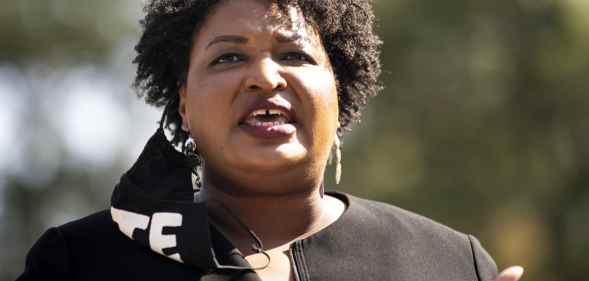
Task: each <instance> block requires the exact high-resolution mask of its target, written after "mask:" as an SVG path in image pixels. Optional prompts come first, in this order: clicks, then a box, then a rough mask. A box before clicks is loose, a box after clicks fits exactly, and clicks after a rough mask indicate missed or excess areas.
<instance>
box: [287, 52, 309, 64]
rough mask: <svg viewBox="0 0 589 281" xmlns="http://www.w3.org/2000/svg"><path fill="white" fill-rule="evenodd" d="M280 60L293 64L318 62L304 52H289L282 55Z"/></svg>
mask: <svg viewBox="0 0 589 281" xmlns="http://www.w3.org/2000/svg"><path fill="white" fill-rule="evenodd" d="M280 60H282V61H286V62H289V63H292V64H305V63H308V64H317V63H316V62H315V60H314V59H313V58H312V57H311V56H309V55H307V54H306V53H303V52H287V53H284V54H282V55H281V56H280Z"/></svg>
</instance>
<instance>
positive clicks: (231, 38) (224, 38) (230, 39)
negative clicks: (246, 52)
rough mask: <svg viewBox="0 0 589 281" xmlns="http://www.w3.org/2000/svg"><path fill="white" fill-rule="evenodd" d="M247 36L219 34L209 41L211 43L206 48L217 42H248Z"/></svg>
mask: <svg viewBox="0 0 589 281" xmlns="http://www.w3.org/2000/svg"><path fill="white" fill-rule="evenodd" d="M247 41H248V40H247V38H245V37H243V36H239V35H221V36H217V37H215V38H214V39H213V40H211V42H209V44H207V46H206V48H205V49H207V48H209V47H210V46H212V45H214V44H217V43H222V42H224V43H234V44H245V43H247Z"/></svg>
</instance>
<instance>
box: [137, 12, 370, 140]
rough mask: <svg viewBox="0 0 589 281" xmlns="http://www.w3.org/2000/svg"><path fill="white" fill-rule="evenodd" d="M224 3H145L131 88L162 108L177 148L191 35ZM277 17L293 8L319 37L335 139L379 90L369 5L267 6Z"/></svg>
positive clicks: (182, 138)
mask: <svg viewBox="0 0 589 281" xmlns="http://www.w3.org/2000/svg"><path fill="white" fill-rule="evenodd" d="M223 1H227V0H149V1H148V2H147V4H146V5H145V8H144V10H145V13H146V15H145V18H144V19H142V20H141V21H140V23H141V25H142V27H143V34H142V36H141V38H140V40H139V42H138V44H137V45H136V46H135V50H136V51H137V56H136V57H135V59H134V60H133V63H136V64H137V76H136V78H135V81H134V84H133V86H134V87H135V88H136V89H137V90H138V95H139V96H140V97H145V100H146V102H147V103H148V104H151V105H155V106H157V107H162V106H164V107H165V109H164V113H163V117H162V122H163V123H162V126H164V127H166V128H168V129H169V130H171V132H172V134H173V138H172V143H173V144H175V145H180V146H182V145H183V143H184V141H185V140H186V138H187V137H188V136H187V133H186V132H184V131H183V130H182V129H181V124H182V120H181V117H180V114H179V112H178V105H179V94H178V91H179V89H180V88H181V87H182V86H183V84H184V83H185V81H186V75H187V71H188V64H189V60H190V58H189V53H190V49H191V46H192V43H193V42H192V40H193V37H194V34H195V33H196V32H198V30H199V29H200V27H201V26H202V24H203V23H204V21H205V20H206V17H207V15H209V14H210V13H211V12H212V9H214V8H215V6H216V5H218V4H219V3H222V2H223ZM269 1H272V2H273V3H275V4H277V5H278V7H280V9H281V10H282V12H284V11H286V9H287V8H288V7H293V6H294V7H297V8H298V9H300V11H301V12H302V14H303V16H304V17H305V20H306V21H307V23H309V24H312V25H313V26H314V27H315V28H316V29H317V31H318V34H319V35H320V37H321V40H322V42H323V45H324V48H325V50H326V52H327V54H328V56H329V59H330V61H331V64H332V67H333V69H334V72H335V76H336V80H337V85H338V100H339V109H340V111H339V114H340V115H339V122H340V125H341V127H340V129H339V130H338V135H340V137H341V136H342V134H343V130H344V129H347V130H349V128H350V124H351V123H352V122H354V121H358V120H359V119H360V111H361V109H362V108H363V107H364V106H365V105H366V102H367V100H368V98H369V97H371V96H375V95H376V94H377V93H378V91H379V90H380V89H381V85H380V83H379V80H378V76H379V74H380V60H379V55H380V45H381V41H380V39H379V38H378V36H377V35H376V33H375V32H374V29H373V25H374V13H373V11H372V3H371V0H321V1H317V0H269Z"/></svg>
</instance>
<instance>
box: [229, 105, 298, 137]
mask: <svg viewBox="0 0 589 281" xmlns="http://www.w3.org/2000/svg"><path fill="white" fill-rule="evenodd" d="M295 124H296V119H295V115H294V112H293V111H292V106H291V105H290V103H289V102H288V101H286V100H283V99H272V100H269V99H262V100H258V101H257V102H255V103H253V104H252V105H251V106H250V107H248V109H247V110H246V111H245V114H244V115H243V117H242V118H241V120H240V122H239V126H240V128H242V129H244V130H245V131H246V132H247V133H249V134H250V135H253V136H254V137H259V138H276V137H284V136H289V135H291V134H293V133H294V132H295V131H296V126H295Z"/></svg>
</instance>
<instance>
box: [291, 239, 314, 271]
mask: <svg viewBox="0 0 589 281" xmlns="http://www.w3.org/2000/svg"><path fill="white" fill-rule="evenodd" d="M289 252H290V259H291V261H292V269H293V274H294V276H295V280H296V281H309V280H310V278H309V271H308V270H307V264H306V263H305V256H304V255H303V245H302V241H300V240H299V241H295V242H294V243H293V244H292V245H291V247H290V251H289Z"/></svg>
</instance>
